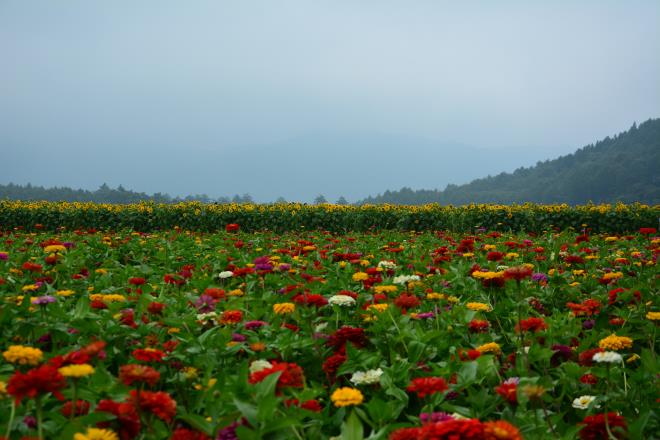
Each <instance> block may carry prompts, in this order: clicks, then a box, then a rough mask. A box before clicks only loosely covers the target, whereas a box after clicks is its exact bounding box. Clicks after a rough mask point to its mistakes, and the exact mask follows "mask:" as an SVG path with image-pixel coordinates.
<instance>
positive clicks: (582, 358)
mask: <svg viewBox="0 0 660 440" xmlns="http://www.w3.org/2000/svg"><path fill="white" fill-rule="evenodd" d="M603 351H604V350H603V349H602V348H592V349H590V350H585V351H583V352H582V353H580V355H579V356H578V363H579V364H580V365H582V366H583V367H591V366H592V365H593V364H594V361H593V357H594V355H595V354H596V353H602V352H603Z"/></svg>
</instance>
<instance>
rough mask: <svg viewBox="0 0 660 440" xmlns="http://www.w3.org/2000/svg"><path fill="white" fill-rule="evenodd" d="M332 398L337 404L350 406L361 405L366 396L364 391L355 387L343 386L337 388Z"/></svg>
mask: <svg viewBox="0 0 660 440" xmlns="http://www.w3.org/2000/svg"><path fill="white" fill-rule="evenodd" d="M330 400H332V403H334V404H335V406H337V407H340V406H349V405H359V404H361V403H362V402H363V401H364V396H363V395H362V392H361V391H360V390H358V389H355V388H349V387H342V388H337V389H336V390H335V391H334V392H333V393H332V395H331V396H330Z"/></svg>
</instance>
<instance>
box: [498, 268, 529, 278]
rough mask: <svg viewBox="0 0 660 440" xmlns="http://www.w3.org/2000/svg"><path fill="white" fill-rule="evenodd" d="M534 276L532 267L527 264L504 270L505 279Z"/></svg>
mask: <svg viewBox="0 0 660 440" xmlns="http://www.w3.org/2000/svg"><path fill="white" fill-rule="evenodd" d="M531 276H532V269H530V268H528V267H527V266H515V267H510V268H508V269H506V270H505V271H504V279H507V280H516V281H522V280H524V279H525V278H529V277H531Z"/></svg>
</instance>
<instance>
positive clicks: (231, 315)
mask: <svg viewBox="0 0 660 440" xmlns="http://www.w3.org/2000/svg"><path fill="white" fill-rule="evenodd" d="M242 320H243V312H241V311H240V310H225V311H224V312H222V317H221V318H220V323H221V324H238V323H239V322H241V321H242Z"/></svg>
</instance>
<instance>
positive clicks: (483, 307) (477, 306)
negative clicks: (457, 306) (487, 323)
mask: <svg viewBox="0 0 660 440" xmlns="http://www.w3.org/2000/svg"><path fill="white" fill-rule="evenodd" d="M465 307H467V308H468V309H470V310H474V311H475V312H490V311H491V310H493V309H492V308H491V307H490V306H489V305H488V304H484V303H480V302H469V303H467V304H465Z"/></svg>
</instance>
